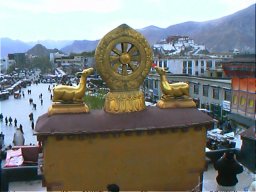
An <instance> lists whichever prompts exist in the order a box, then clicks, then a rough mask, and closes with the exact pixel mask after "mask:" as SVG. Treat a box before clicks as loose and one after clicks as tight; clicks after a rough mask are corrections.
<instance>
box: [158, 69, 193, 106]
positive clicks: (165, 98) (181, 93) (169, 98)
mask: <svg viewBox="0 0 256 192" xmlns="http://www.w3.org/2000/svg"><path fill="white" fill-rule="evenodd" d="M155 69H156V71H157V73H158V74H159V75H160V87H161V91H162V93H163V95H162V97H161V99H160V100H159V101H158V102H157V106H158V107H159V108H183V107H196V104H195V102H194V101H193V100H192V98H190V97H189V85H188V84H187V83H184V82H178V83H169V82H168V80H167V78H166V73H165V70H164V69H162V68H160V67H155Z"/></svg>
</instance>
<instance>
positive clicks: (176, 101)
mask: <svg viewBox="0 0 256 192" xmlns="http://www.w3.org/2000/svg"><path fill="white" fill-rule="evenodd" d="M156 106H157V107H159V108H162V109H166V108H191V107H196V103H195V102H194V101H193V99H192V98H190V97H185V96H184V97H179V98H175V97H168V98H166V97H164V96H163V97H162V98H161V100H159V101H158V102H157V104H156Z"/></svg>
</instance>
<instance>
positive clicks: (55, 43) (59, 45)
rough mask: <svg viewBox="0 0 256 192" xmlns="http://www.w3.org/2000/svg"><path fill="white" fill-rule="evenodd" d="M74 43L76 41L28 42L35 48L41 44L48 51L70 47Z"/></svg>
mask: <svg viewBox="0 0 256 192" xmlns="http://www.w3.org/2000/svg"><path fill="white" fill-rule="evenodd" d="M73 42H74V40H38V41H32V42H28V44H29V45H31V47H32V46H34V45H36V44H41V45H43V46H45V47H47V48H48V49H61V48H63V47H65V46H67V45H70V44H72V43H73Z"/></svg>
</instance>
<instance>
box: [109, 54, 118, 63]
mask: <svg viewBox="0 0 256 192" xmlns="http://www.w3.org/2000/svg"><path fill="white" fill-rule="evenodd" d="M119 58H120V57H119V56H118V55H111V56H110V62H116V61H118V60H119Z"/></svg>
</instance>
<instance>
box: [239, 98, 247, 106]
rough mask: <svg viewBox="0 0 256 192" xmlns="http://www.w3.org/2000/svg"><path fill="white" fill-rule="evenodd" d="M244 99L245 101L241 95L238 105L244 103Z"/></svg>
mask: <svg viewBox="0 0 256 192" xmlns="http://www.w3.org/2000/svg"><path fill="white" fill-rule="evenodd" d="M245 101H246V100H245V98H244V97H241V98H240V105H244V104H245Z"/></svg>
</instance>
